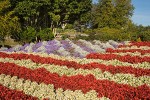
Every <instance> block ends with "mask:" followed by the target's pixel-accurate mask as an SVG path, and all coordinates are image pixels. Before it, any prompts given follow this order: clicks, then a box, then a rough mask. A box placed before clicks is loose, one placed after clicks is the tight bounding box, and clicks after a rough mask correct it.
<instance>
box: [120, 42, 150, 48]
mask: <svg viewBox="0 0 150 100" xmlns="http://www.w3.org/2000/svg"><path fill="white" fill-rule="evenodd" d="M131 46H137V47H141V46H148V47H150V42H146V41H145V42H131V44H130V45H119V48H121V47H131Z"/></svg>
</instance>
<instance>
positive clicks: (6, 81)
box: [0, 74, 109, 100]
mask: <svg viewBox="0 0 150 100" xmlns="http://www.w3.org/2000/svg"><path fill="white" fill-rule="evenodd" d="M0 84H2V85H3V86H5V87H7V88H10V89H14V90H20V91H22V92H24V93H25V94H26V95H31V96H34V97H37V98H38V99H41V100H42V99H44V98H46V99H48V100H109V99H108V98H106V97H103V98H98V97H97V93H96V91H95V90H91V91H89V92H87V93H86V94H83V93H82V91H81V90H76V91H71V90H63V89H62V88H58V89H56V90H55V89H54V86H53V85H52V84H48V85H46V84H44V83H39V84H38V83H37V82H32V81H30V80H24V79H22V78H20V79H19V78H18V77H17V76H13V77H11V76H10V75H5V74H1V75H0ZM12 97H13V95H12ZM9 99H10V98H9ZM20 99H21V98H20ZM20 99H19V100H20ZM22 99H23V98H22ZM46 99H45V100H46ZM13 100H14V99H13ZM15 100H17V99H15ZM24 100H27V99H24Z"/></svg>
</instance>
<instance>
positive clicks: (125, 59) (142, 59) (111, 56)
mask: <svg viewBox="0 0 150 100" xmlns="http://www.w3.org/2000/svg"><path fill="white" fill-rule="evenodd" d="M86 58H87V59H102V60H113V59H117V60H119V61H122V62H128V63H132V64H134V63H142V62H149V63H150V57H139V56H131V55H124V56H120V55H116V54H100V53H91V54H88V55H87V56H86Z"/></svg>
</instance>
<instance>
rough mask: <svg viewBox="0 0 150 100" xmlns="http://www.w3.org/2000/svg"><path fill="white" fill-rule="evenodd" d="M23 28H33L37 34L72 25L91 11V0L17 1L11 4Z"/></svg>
mask: <svg viewBox="0 0 150 100" xmlns="http://www.w3.org/2000/svg"><path fill="white" fill-rule="evenodd" d="M11 1H13V0H11ZM11 3H12V5H13V7H14V8H15V11H16V13H17V15H18V17H19V18H20V19H21V23H22V25H23V28H25V29H26V27H28V26H31V27H33V28H34V29H35V30H36V31H37V32H38V31H40V30H41V29H44V28H51V29H52V30H53V32H54V33H55V32H56V28H57V27H61V26H62V27H63V28H64V26H66V24H68V23H69V24H72V23H74V21H75V20H78V19H79V18H80V16H81V15H82V14H85V13H86V12H88V11H89V10H90V9H91V3H92V1H91V0H16V1H15V2H11Z"/></svg>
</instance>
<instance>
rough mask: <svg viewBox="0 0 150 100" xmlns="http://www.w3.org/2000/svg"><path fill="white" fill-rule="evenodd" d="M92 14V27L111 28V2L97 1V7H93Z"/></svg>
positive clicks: (112, 20)
mask: <svg viewBox="0 0 150 100" xmlns="http://www.w3.org/2000/svg"><path fill="white" fill-rule="evenodd" d="M94 6H95V7H94V9H93V10H95V11H94V13H92V17H93V18H94V19H93V27H94V28H103V27H113V24H114V18H113V14H114V10H115V9H114V5H113V4H112V0H99V2H98V4H97V5H94Z"/></svg>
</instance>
